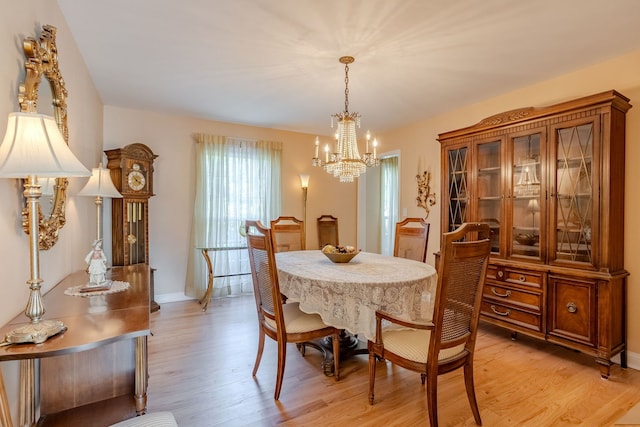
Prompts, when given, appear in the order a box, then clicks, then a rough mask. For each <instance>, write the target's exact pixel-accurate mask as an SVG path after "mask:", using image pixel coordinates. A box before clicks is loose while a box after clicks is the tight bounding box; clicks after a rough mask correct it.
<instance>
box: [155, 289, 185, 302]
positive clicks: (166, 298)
mask: <svg viewBox="0 0 640 427" xmlns="http://www.w3.org/2000/svg"><path fill="white" fill-rule="evenodd" d="M154 299H155V301H156V302H157V303H158V304H162V303H167V302H178V301H188V300H193V299H195V298H192V297H188V296H186V295H185V294H184V293H183V292H172V293H170V294H158V295H155V297H154Z"/></svg>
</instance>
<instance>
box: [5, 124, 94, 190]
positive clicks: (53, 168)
mask: <svg viewBox="0 0 640 427" xmlns="http://www.w3.org/2000/svg"><path fill="white" fill-rule="evenodd" d="M30 175H35V176H39V177H74V176H89V170H88V169H87V168H85V167H84V165H83V164H82V163H81V162H80V161H79V160H78V159H77V158H76V157H75V156H74V155H73V153H72V152H71V150H70V149H69V146H68V145H67V143H66V141H65V140H64V138H63V137H62V134H61V133H60V129H58V125H57V123H56V122H55V120H54V119H53V117H51V116H45V115H43V114H36V113H11V114H9V120H8V124H7V132H6V133H5V135H4V139H3V140H2V144H1V145H0V177H3V178H27V177H28V176H30Z"/></svg>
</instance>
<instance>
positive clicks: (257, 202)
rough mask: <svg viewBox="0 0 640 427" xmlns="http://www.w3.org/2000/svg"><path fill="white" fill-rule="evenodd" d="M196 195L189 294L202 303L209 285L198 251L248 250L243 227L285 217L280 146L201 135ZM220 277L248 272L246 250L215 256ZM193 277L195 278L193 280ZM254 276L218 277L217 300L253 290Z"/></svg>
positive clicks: (215, 294) (212, 254) (197, 148)
mask: <svg viewBox="0 0 640 427" xmlns="http://www.w3.org/2000/svg"><path fill="white" fill-rule="evenodd" d="M196 141H197V145H196V195H195V207H194V216H193V225H192V242H193V245H192V247H193V248H194V250H193V251H192V253H191V254H190V262H189V270H190V271H189V272H188V273H187V284H186V289H185V293H186V294H187V295H188V296H192V297H195V298H200V297H202V295H203V294H204V292H205V290H206V286H207V271H206V263H205V261H204V258H203V257H202V255H201V254H200V250H199V249H197V248H226V247H239V246H246V241H245V239H244V237H243V236H242V235H241V234H240V227H241V226H243V225H244V221H245V220H247V219H257V220H260V221H261V222H262V223H263V224H265V225H266V224H269V220H270V219H271V218H275V217H276V216H277V214H278V212H280V162H281V154H282V144H281V143H280V142H270V141H254V140H246V139H239V138H230V137H224V136H214V135H202V134H199V135H196ZM209 255H210V256H211V261H212V264H213V271H214V274H215V275H216V276H224V275H234V274H238V273H248V272H249V271H250V268H249V259H248V253H247V251H246V250H229V251H225V250H214V251H210V253H209ZM189 273H192V275H191V276H189ZM251 286H252V285H251V280H250V279H249V276H231V277H225V278H217V279H215V281H214V294H213V295H214V297H215V296H224V295H234V294H239V293H243V292H250V291H251V289H252V288H251Z"/></svg>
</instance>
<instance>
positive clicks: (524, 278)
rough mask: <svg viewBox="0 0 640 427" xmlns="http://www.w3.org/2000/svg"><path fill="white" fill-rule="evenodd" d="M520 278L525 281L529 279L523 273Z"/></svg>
mask: <svg viewBox="0 0 640 427" xmlns="http://www.w3.org/2000/svg"><path fill="white" fill-rule="evenodd" d="M518 280H519V281H521V282H524V281H526V280H527V278H526V277H525V276H524V274H521V275H520V277H518Z"/></svg>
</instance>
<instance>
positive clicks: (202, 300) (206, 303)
mask: <svg viewBox="0 0 640 427" xmlns="http://www.w3.org/2000/svg"><path fill="white" fill-rule="evenodd" d="M196 249H198V250H199V251H200V252H201V253H202V256H203V257H204V261H205V262H206V263H207V291H206V292H205V293H204V295H203V296H202V298H200V299H199V300H198V302H199V303H200V304H201V305H202V311H207V307H208V306H209V303H210V302H211V297H212V296H213V279H215V278H221V277H234V276H248V275H250V274H251V273H250V272H247V273H232V274H222V275H214V274H213V265H212V264H211V257H210V256H209V251H212V252H220V251H241V250H245V249H247V247H246V246H219V247H211V248H208V247H204V248H200V247H198V248H196Z"/></svg>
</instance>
